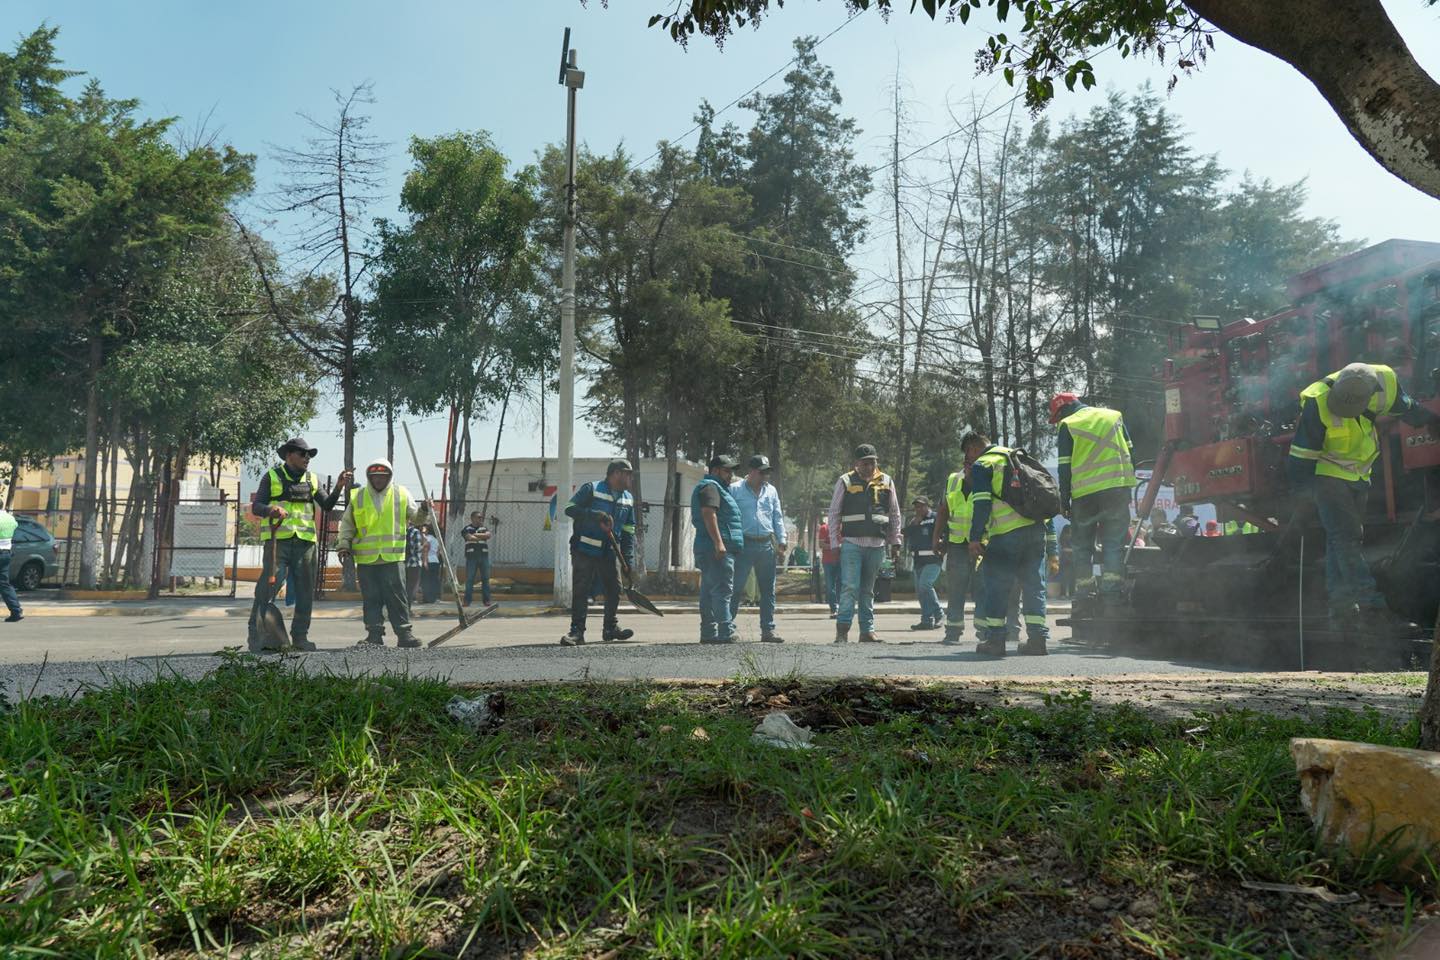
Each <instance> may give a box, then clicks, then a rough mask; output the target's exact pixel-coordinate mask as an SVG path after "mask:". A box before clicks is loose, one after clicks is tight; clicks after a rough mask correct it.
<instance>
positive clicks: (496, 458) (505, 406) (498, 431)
mask: <svg viewBox="0 0 1440 960" xmlns="http://www.w3.org/2000/svg"><path fill="white" fill-rule="evenodd" d="M511 382H512V383H513V382H514V375H513V373H512V375H511ZM509 410H510V390H506V391H505V400H504V401H503V402H502V403H501V404H500V425H499V426H497V427H496V428H495V452H494V453H493V454H491V455H490V479H488V480H486V481H485V500H484V501H483V502H482V503H481V505H480V512H481V514H482V515H483V514H487V513H489V512H490V491H491V490H492V489H494V487H495V467H496V466H497V465H498V464H499V463H500V438H501V437H503V436H504V435H505V414H506V413H507V412H508V411H509Z"/></svg>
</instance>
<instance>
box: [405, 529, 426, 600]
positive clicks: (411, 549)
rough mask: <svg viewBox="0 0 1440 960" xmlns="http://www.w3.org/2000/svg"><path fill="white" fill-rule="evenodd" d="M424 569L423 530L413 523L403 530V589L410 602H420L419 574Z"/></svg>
mask: <svg viewBox="0 0 1440 960" xmlns="http://www.w3.org/2000/svg"><path fill="white" fill-rule="evenodd" d="M424 569H425V532H424V531H423V530H421V529H420V528H419V527H417V526H416V525H415V524H413V523H412V524H410V528H409V529H408V530H406V531H405V589H406V592H407V593H409V594H410V602H411V603H419V602H420V574H421V572H422V571H424Z"/></svg>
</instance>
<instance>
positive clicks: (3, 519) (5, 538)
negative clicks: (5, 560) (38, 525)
mask: <svg viewBox="0 0 1440 960" xmlns="http://www.w3.org/2000/svg"><path fill="white" fill-rule="evenodd" d="M19 526H20V521H19V520H16V519H15V514H13V513H11V512H10V511H9V510H0V550H9V549H10V541H11V539H12V538H13V537H14V536H15V531H16V530H17V529H18V528H19Z"/></svg>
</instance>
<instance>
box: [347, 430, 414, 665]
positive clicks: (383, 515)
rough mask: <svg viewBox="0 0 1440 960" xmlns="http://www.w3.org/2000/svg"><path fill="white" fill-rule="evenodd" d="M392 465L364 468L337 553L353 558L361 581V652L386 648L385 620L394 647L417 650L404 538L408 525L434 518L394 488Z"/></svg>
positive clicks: (373, 464) (376, 463)
mask: <svg viewBox="0 0 1440 960" xmlns="http://www.w3.org/2000/svg"><path fill="white" fill-rule="evenodd" d="M393 474H394V470H393V468H392V467H391V466H390V461H388V460H384V459H378V460H373V461H371V463H370V465H369V466H368V467H366V468H365V485H364V486H363V487H361V488H359V489H358V490H357V491H355V494H354V496H352V497H351V498H350V504H349V506H348V507H347V508H346V510H345V516H344V517H343V518H342V519H341V521H340V534H339V536H338V537H336V539H335V549H336V551H337V552H338V553H339V554H340V556H341V558H342V559H348V558H352V557H353V558H354V560H355V575H356V579H358V580H359V581H360V598H361V604H362V612H363V616H364V620H365V639H364V640H361V641H360V643H359V644H358V645H359V646H372V647H380V646H384V645H385V616H386V614H387V613H388V614H389V616H390V626H392V627H394V628H395V639H396V643H395V645H396V646H398V647H418V646H420V641H419V640H416V639H415V637H414V635H413V634H412V633H411V632H410V596H409V593H408V592H407V591H406V589H405V534H406V532H407V531H408V529H409V526H410V524H416V523H421V522H423V521H424V520H426V519H427V518H428V517H429V516H430V507H429V505H428V504H424V503H420V504H416V503H415V501H414V499H412V498H411V496H410V491H409V490H406V489H405V488H404V487H402V486H400V485H399V484H398V483H392V482H391V477H392V475H393Z"/></svg>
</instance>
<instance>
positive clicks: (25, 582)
mask: <svg viewBox="0 0 1440 960" xmlns="http://www.w3.org/2000/svg"><path fill="white" fill-rule="evenodd" d="M44 578H45V564H43V563H41V562H40V561H39V560H31V561H30V562H29V563H27V564H25V566H23V567H21V568H20V574H19V576H17V577H16V578H15V587H16V589H19V590H38V589H39V587H40V581H41V580H43V579H44Z"/></svg>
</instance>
